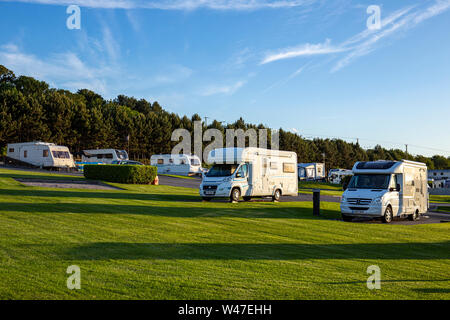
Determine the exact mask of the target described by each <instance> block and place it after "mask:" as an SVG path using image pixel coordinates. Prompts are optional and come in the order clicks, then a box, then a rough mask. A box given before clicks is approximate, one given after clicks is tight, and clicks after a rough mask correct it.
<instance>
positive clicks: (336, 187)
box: [298, 181, 342, 191]
mask: <svg viewBox="0 0 450 320" xmlns="http://www.w3.org/2000/svg"><path fill="white" fill-rule="evenodd" d="M298 188H299V189H322V190H333V191H342V185H340V184H332V183H328V182H316V181H299V182H298Z"/></svg>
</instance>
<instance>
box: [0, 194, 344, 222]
mask: <svg viewBox="0 0 450 320" xmlns="http://www.w3.org/2000/svg"><path fill="white" fill-rule="evenodd" d="M161 197H165V196H161V195H157V198H156V199H157V200H160V199H161ZM167 197H168V198H172V197H175V196H173V195H168V196H167ZM196 199H197V200H198V197H197V198H196ZM145 200H150V199H149V198H147V199H145ZM166 200H167V199H166ZM194 205H195V204H194ZM0 211H11V212H27V213H33V214H36V213H42V214H46V213H50V214H55V213H56V214H59V213H82V214H137V215H152V216H161V217H180V218H194V217H204V218H221V217H237V218H279V219H322V218H338V217H339V212H337V211H334V210H322V211H321V214H322V216H321V217H314V216H313V213H312V208H304V207H280V206H278V205H276V204H274V205H272V204H271V203H268V205H267V206H258V207H248V206H246V204H243V205H242V206H241V205H240V204H229V206H228V207H213V206H211V205H210V204H205V206H204V207H199V206H192V207H187V206H182V205H181V206H157V205H156V206H155V205H123V204H94V203H16V202H0Z"/></svg>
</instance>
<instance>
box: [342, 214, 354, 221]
mask: <svg viewBox="0 0 450 320" xmlns="http://www.w3.org/2000/svg"><path fill="white" fill-rule="evenodd" d="M342 220H344V221H345V222H352V221H353V217H350V216H347V215H345V214H343V215H342Z"/></svg>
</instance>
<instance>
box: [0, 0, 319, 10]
mask: <svg viewBox="0 0 450 320" xmlns="http://www.w3.org/2000/svg"><path fill="white" fill-rule="evenodd" d="M0 1H8V2H24V3H37V4H46V5H71V4H77V5H80V6H83V7H90V8H105V9H160V10H196V9H200V8H207V9H212V10H258V9H265V8H272V9H277V8H292V7H298V6H303V5H308V4H310V3H312V2H314V0H160V1H156V0H155V1H151V0H69V1H65V0H62V1H61V0H0Z"/></svg>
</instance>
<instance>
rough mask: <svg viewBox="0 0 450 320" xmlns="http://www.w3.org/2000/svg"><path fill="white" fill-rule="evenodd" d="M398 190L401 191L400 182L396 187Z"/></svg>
mask: <svg viewBox="0 0 450 320" xmlns="http://www.w3.org/2000/svg"><path fill="white" fill-rule="evenodd" d="M395 189H396V190H397V191H400V184H399V183H397V187H396V188H395Z"/></svg>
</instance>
